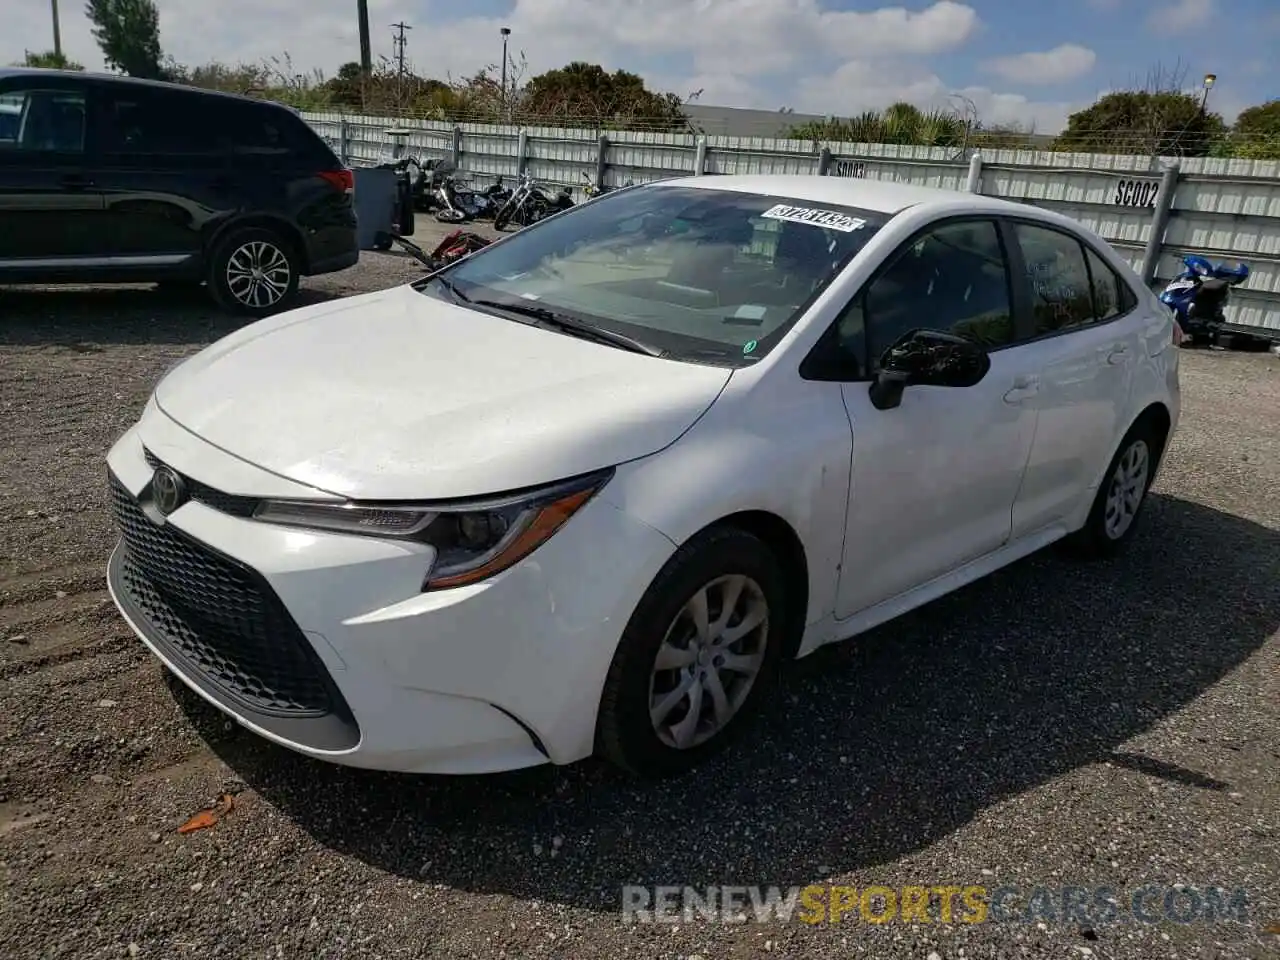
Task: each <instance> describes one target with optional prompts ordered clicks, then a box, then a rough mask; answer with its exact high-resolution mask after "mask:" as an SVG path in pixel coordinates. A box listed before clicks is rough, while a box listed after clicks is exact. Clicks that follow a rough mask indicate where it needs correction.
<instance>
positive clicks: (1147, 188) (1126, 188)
mask: <svg viewBox="0 0 1280 960" xmlns="http://www.w3.org/2000/svg"><path fill="white" fill-rule="evenodd" d="M1159 192H1160V181H1159V180H1127V179H1122V180H1117V181H1116V192H1115V195H1114V196H1113V197H1112V199H1111V202H1112V203H1114V204H1116V205H1117V206H1121V207H1154V206H1155V205H1156V194H1157V193H1159Z"/></svg>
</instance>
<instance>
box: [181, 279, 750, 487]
mask: <svg viewBox="0 0 1280 960" xmlns="http://www.w3.org/2000/svg"><path fill="white" fill-rule="evenodd" d="M730 374H731V371H729V370H726V369H724V368H718V367H712V366H703V365H698V364H690V363H681V362H678V361H674V360H664V359H657V358H654V357H647V356H644V355H642V354H636V353H629V352H627V351H624V350H620V349H617V348H615V347H610V346H606V345H601V344H598V343H593V342H591V341H587V340H581V339H578V338H575V337H572V336H567V335H565V334H561V333H556V332H553V331H548V330H544V329H538V328H535V327H531V326H528V325H526V324H522V323H519V322H516V321H513V320H509V319H505V318H502V317H496V316H492V315H490V314H486V313H481V312H479V311H476V310H471V309H467V308H465V307H462V306H457V305H454V304H451V303H446V302H444V301H442V300H438V299H436V298H434V297H431V296H427V295H424V294H421V293H419V292H417V291H416V290H414V289H413V288H412V287H409V286H404V287H398V288H394V289H392V290H387V291H383V292H381V293H375V294H368V295H365V296H358V297H351V298H348V299H345V300H340V301H336V302H332V303H326V304H322V305H319V306H314V307H306V308H302V309H300V310H294V311H290V312H288V313H285V314H281V315H279V316H277V317H273V318H271V319H269V320H264V321H260V322H258V323H254V324H250V325H249V326H247V327H245V328H244V329H242V330H239V331H237V332H235V333H233V334H231V335H230V336H227V337H225V338H223V339H222V340H219V341H218V342H217V343H215V344H213V345H212V346H210V347H207V348H206V349H205V350H203V351H201V352H200V353H198V354H196V355H195V356H193V357H191V358H190V359H189V360H187V361H186V362H184V363H182V364H180V365H179V366H178V367H177V368H175V369H174V370H172V371H171V372H170V373H169V375H168V376H167V377H165V378H164V379H163V381H162V382H161V383H160V385H159V386H158V387H157V388H156V403H157V405H158V406H159V407H160V409H161V410H162V411H164V413H165V414H166V415H168V416H169V417H170V418H171V419H173V420H175V421H176V422H177V423H179V424H181V425H182V426H183V427H185V428H186V429H188V430H190V431H191V432H192V433H194V434H196V435H197V436H199V437H201V438H202V439H204V440H206V441H208V442H209V443H211V444H213V445H215V446H217V447H220V448H221V449H223V450H225V451H227V452H228V453H230V454H232V455H234V456H236V457H239V458H241V459H243V460H246V461H248V462H250V463H253V464H256V465H258V466H260V467H263V468H264V469H266V470H269V471H271V472H273V473H276V474H278V475H280V476H283V477H287V478H289V479H291V480H295V481H297V482H299V483H304V484H307V485H309V486H312V487H315V488H317V489H319V490H323V491H327V492H330V493H335V494H339V495H341V496H346V497H351V498H356V499H371V500H428V499H437V498H440V499H444V498H453V497H469V496H478V495H484V494H490V493H500V492H506V491H510V490H516V489H519V488H522V487H527V486H534V485H537V484H541V483H547V482H551V481H555V480H560V479H563V478H566V477H570V476H575V475H577V474H581V473H587V472H589V471H592V470H596V469H599V468H602V467H607V466H613V465H615V464H618V463H623V462H625V461H627V460H633V459H636V458H638V457H643V456H646V455H648V454H651V453H654V452H656V451H658V450H661V449H662V448H663V447H665V446H667V445H668V444H670V443H672V442H673V441H675V440H676V439H677V438H678V437H679V436H680V435H681V434H682V433H684V431H686V430H687V429H689V427H690V426H692V425H693V424H694V422H696V421H697V419H698V418H699V417H700V416H701V415H702V414H703V413H704V412H705V411H706V410H707V408H708V407H709V406H710V405H711V404H712V403H713V402H714V400H715V398H716V397H717V395H718V394H719V393H720V391H721V390H722V389H723V388H724V385H725V383H726V382H727V381H728V379H729V376H730Z"/></svg>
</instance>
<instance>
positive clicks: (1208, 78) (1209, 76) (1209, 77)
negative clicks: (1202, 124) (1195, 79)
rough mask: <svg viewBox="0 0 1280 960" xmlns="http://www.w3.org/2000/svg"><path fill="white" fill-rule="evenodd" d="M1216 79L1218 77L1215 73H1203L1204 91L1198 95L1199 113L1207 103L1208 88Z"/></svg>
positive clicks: (1203, 110) (1202, 111)
mask: <svg viewBox="0 0 1280 960" xmlns="http://www.w3.org/2000/svg"><path fill="white" fill-rule="evenodd" d="M1217 79H1218V75H1217V74H1216V73H1206V74H1205V75H1204V93H1202V94H1201V95H1200V113H1201V114H1203V113H1204V112H1205V107H1206V106H1207V105H1208V103H1209V88H1210V87H1212V86H1213V85H1214V83H1215V82H1216V81H1217Z"/></svg>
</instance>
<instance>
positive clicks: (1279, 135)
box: [1231, 100, 1280, 160]
mask: <svg viewBox="0 0 1280 960" xmlns="http://www.w3.org/2000/svg"><path fill="white" fill-rule="evenodd" d="M1231 147H1232V150H1231V152H1232V154H1233V155H1235V156H1237V157H1249V158H1251V159H1254V160H1280V100H1268V101H1267V102H1266V103H1263V104H1259V105H1258V106H1256V107H1250V108H1249V109H1248V110H1243V111H1241V113H1240V116H1238V117H1237V118H1236V124H1235V126H1234V127H1233V128H1232V131H1231Z"/></svg>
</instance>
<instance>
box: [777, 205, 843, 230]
mask: <svg viewBox="0 0 1280 960" xmlns="http://www.w3.org/2000/svg"><path fill="white" fill-rule="evenodd" d="M760 216H761V217H763V218H764V219H766V220H786V221H787V222H789V223H807V224H809V225H810V226H814V227H826V228H827V229H828V230H839V231H840V232H842V233H853V231H855V230H861V229H862V228H863V227H865V226H866V225H867V221H865V220H860V219H858V218H857V217H851V216H849V215H848V214H847V213H840V212H838V211H836V210H819V209H817V208H815V207H793V206H791V205H790V204H786V203H779V204H776V205H775V206H772V207H770V208H769V209H768V210H766V211H765V212H764V213H762V214H760Z"/></svg>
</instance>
